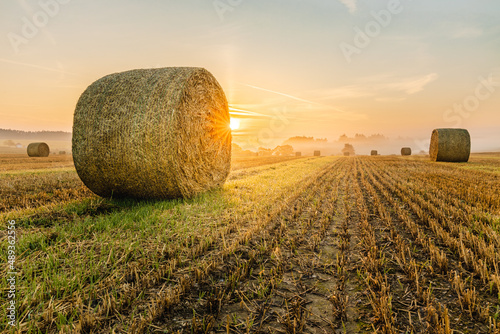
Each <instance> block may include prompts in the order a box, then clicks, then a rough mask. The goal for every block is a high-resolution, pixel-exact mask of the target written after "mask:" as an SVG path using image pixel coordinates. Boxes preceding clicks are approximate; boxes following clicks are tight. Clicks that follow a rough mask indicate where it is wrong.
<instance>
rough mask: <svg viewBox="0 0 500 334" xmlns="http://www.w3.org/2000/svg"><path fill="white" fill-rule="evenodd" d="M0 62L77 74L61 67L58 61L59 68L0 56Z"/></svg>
mask: <svg viewBox="0 0 500 334" xmlns="http://www.w3.org/2000/svg"><path fill="white" fill-rule="evenodd" d="M0 63H7V64H13V65H19V66H26V67H31V68H36V69H39V70H44V71H50V72H57V73H63V74H71V75H77V74H76V73H72V72H68V71H65V70H63V69H62V67H63V66H62V65H61V64H60V63H58V67H59V68H52V67H46V66H40V65H37V64H28V63H21V62H18V61H13V60H9V59H4V58H0Z"/></svg>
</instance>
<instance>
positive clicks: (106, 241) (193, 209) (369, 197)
mask: <svg viewBox="0 0 500 334" xmlns="http://www.w3.org/2000/svg"><path fill="white" fill-rule="evenodd" d="M270 159H271V158H255V159H248V160H241V161H239V162H236V161H233V171H232V173H231V175H230V177H229V180H228V182H227V183H226V185H225V186H224V188H223V189H220V190H215V191H212V192H209V193H206V194H203V195H200V196H197V197H195V198H193V199H191V200H170V201H130V200H103V199H100V198H97V197H95V196H93V195H89V196H88V197H85V196H83V195H82V196H81V197H77V198H74V199H72V200H70V201H67V200H66V199H64V200H61V201H60V202H57V201H56V200H54V202H53V204H52V206H51V205H42V204H40V206H39V207H35V208H26V207H23V206H18V207H17V208H16V209H15V210H14V211H12V210H11V209H9V208H7V209H4V211H3V213H0V216H2V219H3V220H4V221H7V220H10V219H15V220H16V225H17V233H18V235H17V236H18V241H17V243H18V244H17V247H18V250H17V252H18V253H17V254H18V255H17V258H16V265H17V266H18V269H19V272H20V275H21V276H22V279H23V280H22V281H20V282H19V284H18V295H19V304H18V306H19V307H18V312H19V314H20V319H22V321H21V323H20V329H21V330H22V331H26V332H27V331H28V330H30V329H31V330H32V332H42V333H59V332H68V333H69V332H74V331H80V332H85V333H90V332H94V333H110V332H113V331H114V332H115V333H130V332H134V333H175V332H181V333H209V332H215V333H270V332H274V333H373V332H378V333H412V332H413V333H423V332H433V333H451V332H456V333H495V332H498V331H499V329H500V324H499V323H498V318H499V317H500V272H499V270H500V269H499V266H498V263H499V262H500V252H499V251H500V193H499V191H498V189H500V174H498V173H497V172H496V171H494V170H487V169H479V168H476V167H478V166H485V167H487V168H493V169H495V168H497V165H496V163H497V160H498V158H497V156H492V157H490V156H487V157H486V156H478V155H473V156H472V157H471V163H470V164H467V166H472V167H474V168H463V167H462V165H460V166H458V165H456V164H447V163H434V162H429V161H428V159H425V158H419V157H412V158H409V159H408V158H401V157H380V159H370V158H369V157H351V158H344V157H323V158H312V157H310V158H301V159H293V158H292V159H286V160H281V161H279V160H276V159H274V160H270ZM258 161H260V162H261V163H260V165H259V164H258ZM484 161H486V162H484ZM238 163H240V164H241V165H240V168H238V167H235V166H236V165H238ZM474 164H477V165H474ZM253 165H255V167H253ZM242 166H246V167H242ZM250 166H252V167H250ZM67 173H68V174H71V173H73V175H75V174H74V172H71V173H70V172H67ZM49 174H54V175H60V173H59V172H52V173H45V175H49ZM39 175H40V174H39ZM5 177H6V176H5V175H2V176H1V178H0V180H1V182H4V179H5ZM19 182H20V183H21V181H19ZM0 187H1V188H0V190H1V191H5V188H7V187H8V186H7V184H6V183H5V182H4V183H2V184H0ZM42 188H45V189H46V188H47V186H45V187H43V186H40V188H39V189H40V191H41V189H42ZM32 192H33V194H35V193H36V190H34V189H33V190H32ZM2 233H3V234H2V237H1V238H2V240H3V241H5V240H6V238H7V237H6V235H5V233H4V232H2ZM1 254H2V260H4V263H5V262H6V261H7V259H6V242H3V243H2V250H1ZM2 275H4V276H5V275H6V268H4V267H2ZM5 285H6V283H5V281H2V288H3V289H5V288H6V286H5ZM1 298H5V297H4V296H2V297H1ZM5 307H6V306H5V303H3V302H2V312H6V310H5ZM28 314H29V317H28ZM0 326H5V325H0ZM2 329H4V327H2Z"/></svg>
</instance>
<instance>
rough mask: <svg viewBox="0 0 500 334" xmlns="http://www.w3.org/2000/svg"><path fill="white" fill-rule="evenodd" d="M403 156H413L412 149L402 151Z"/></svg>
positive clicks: (404, 148) (406, 148)
mask: <svg viewBox="0 0 500 334" xmlns="http://www.w3.org/2000/svg"><path fill="white" fill-rule="evenodd" d="M401 155H403V156H408V155H411V148H410V147H403V148H402V149H401Z"/></svg>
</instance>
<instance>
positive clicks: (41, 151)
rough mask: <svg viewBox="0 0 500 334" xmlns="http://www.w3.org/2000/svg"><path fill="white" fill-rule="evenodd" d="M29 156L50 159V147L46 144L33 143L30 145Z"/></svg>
mask: <svg viewBox="0 0 500 334" xmlns="http://www.w3.org/2000/svg"><path fill="white" fill-rule="evenodd" d="M27 151H28V156H30V157H44V158H45V157H48V156H49V154H50V148H49V145H47V144H46V143H31V144H29V145H28V150H27Z"/></svg>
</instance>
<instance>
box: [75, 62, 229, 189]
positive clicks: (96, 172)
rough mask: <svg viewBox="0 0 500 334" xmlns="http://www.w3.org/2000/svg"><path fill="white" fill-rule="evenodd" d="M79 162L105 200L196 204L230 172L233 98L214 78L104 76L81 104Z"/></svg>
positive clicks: (159, 73)
mask: <svg viewBox="0 0 500 334" xmlns="http://www.w3.org/2000/svg"><path fill="white" fill-rule="evenodd" d="M72 141H73V144H72V145H73V148H72V152H73V160H74V163H75V168H76V170H77V172H78V175H79V176H80V178H81V179H82V181H83V182H84V183H85V185H86V186H87V187H88V188H89V189H90V190H92V191H93V192H94V193H96V194H97V195H100V196H102V197H129V198H141V199H148V198H151V199H153V198H158V199H161V198H178V197H184V198H189V197H193V196H195V195H197V194H199V193H201V192H204V191H207V190H209V189H212V188H216V187H219V186H221V185H222V184H224V182H225V180H226V178H227V176H228V174H229V171H230V165H231V130H230V128H229V109H228V103H227V100H226V96H225V94H224V92H223V90H222V88H221V87H220V85H219V83H218V82H217V80H216V79H215V78H214V77H213V76H212V74H210V73H209V72H208V71H207V70H205V69H203V68H193V67H169V68H158V69H140V70H132V71H127V72H122V73H115V74H111V75H108V76H105V77H103V78H101V79H99V80H97V81H96V82H94V83H93V84H91V85H90V86H89V87H88V88H87V89H86V90H85V92H84V93H83V94H82V96H81V97H80V99H79V101H78V103H77V106H76V109H75V114H74V120H73V140H72Z"/></svg>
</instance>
